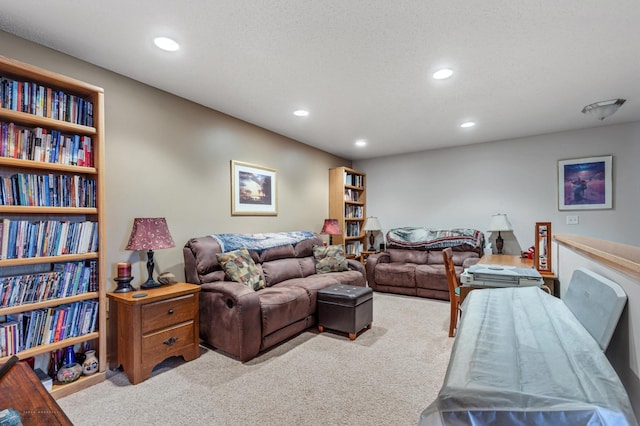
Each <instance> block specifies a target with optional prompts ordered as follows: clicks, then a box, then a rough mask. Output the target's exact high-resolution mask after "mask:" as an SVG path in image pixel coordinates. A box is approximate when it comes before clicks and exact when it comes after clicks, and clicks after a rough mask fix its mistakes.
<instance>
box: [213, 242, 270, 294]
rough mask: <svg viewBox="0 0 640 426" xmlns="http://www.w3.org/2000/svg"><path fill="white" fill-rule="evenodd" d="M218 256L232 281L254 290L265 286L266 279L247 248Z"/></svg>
mask: <svg viewBox="0 0 640 426" xmlns="http://www.w3.org/2000/svg"><path fill="white" fill-rule="evenodd" d="M216 257H217V259H218V262H219V263H220V265H222V268H223V269H224V272H225V273H226V274H227V276H228V277H229V279H231V281H236V282H239V283H242V284H244V285H246V286H247V287H249V288H252V289H253V290H260V289H261V288H264V286H265V283H264V280H263V279H262V276H261V275H260V271H259V270H258V268H257V267H256V264H255V262H254V261H253V259H252V258H251V255H250V254H249V251H248V250H247V249H245V248H242V249H238V250H233V251H228V252H226V253H218V254H216Z"/></svg>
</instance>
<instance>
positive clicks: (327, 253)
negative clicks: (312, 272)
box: [313, 244, 349, 274]
mask: <svg viewBox="0 0 640 426" xmlns="http://www.w3.org/2000/svg"><path fill="white" fill-rule="evenodd" d="M313 257H314V258H315V260H316V273H318V274H326V273H327V272H340V271H346V270H348V269H349V266H348V264H347V258H346V257H345V256H344V248H343V247H342V244H339V245H334V246H313Z"/></svg>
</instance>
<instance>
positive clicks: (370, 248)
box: [369, 232, 376, 251]
mask: <svg viewBox="0 0 640 426" xmlns="http://www.w3.org/2000/svg"><path fill="white" fill-rule="evenodd" d="M375 242H376V237H374V236H373V232H370V233H369V251H376V248H375V247H374V246H373V244H374V243H375Z"/></svg>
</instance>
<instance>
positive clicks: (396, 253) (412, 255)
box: [387, 249, 429, 264]
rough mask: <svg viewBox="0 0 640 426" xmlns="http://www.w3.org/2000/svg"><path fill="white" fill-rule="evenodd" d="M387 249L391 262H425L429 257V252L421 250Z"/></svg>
mask: <svg viewBox="0 0 640 426" xmlns="http://www.w3.org/2000/svg"><path fill="white" fill-rule="evenodd" d="M387 251H388V252H389V257H390V260H391V262H399V263H416V264H425V263H427V259H428V257H429V252H427V251H422V250H402V249H389V250H387Z"/></svg>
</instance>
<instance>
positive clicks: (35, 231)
mask: <svg viewBox="0 0 640 426" xmlns="http://www.w3.org/2000/svg"><path fill="white" fill-rule="evenodd" d="M0 235H1V239H0V259H21V258H30V257H40V256H60V255H63V254H83V253H90V252H95V251H97V250H98V223H97V222H91V221H83V222H71V221H66V220H64V221H58V220H43V221H35V222H30V221H26V220H11V219H2V220H0Z"/></svg>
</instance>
